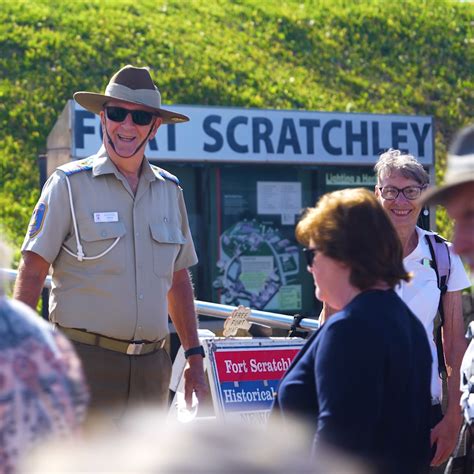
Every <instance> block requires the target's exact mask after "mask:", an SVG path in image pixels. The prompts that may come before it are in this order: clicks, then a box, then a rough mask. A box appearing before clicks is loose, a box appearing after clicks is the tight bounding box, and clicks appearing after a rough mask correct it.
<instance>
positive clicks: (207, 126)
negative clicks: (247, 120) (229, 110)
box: [202, 115, 224, 153]
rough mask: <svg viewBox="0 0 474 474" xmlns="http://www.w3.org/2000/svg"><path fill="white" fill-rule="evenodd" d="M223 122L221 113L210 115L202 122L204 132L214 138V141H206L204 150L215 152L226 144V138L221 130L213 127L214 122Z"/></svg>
mask: <svg viewBox="0 0 474 474" xmlns="http://www.w3.org/2000/svg"><path fill="white" fill-rule="evenodd" d="M214 123H221V116H220V115H208V116H207V117H206V118H205V119H204V122H203V124H202V128H203V130H204V133H205V134H206V135H208V136H210V137H211V138H213V139H214V143H204V151H208V152H211V153H215V152H216V151H219V150H220V149H221V148H222V145H224V139H223V137H222V135H221V134H220V132H219V131H218V130H216V129H215V128H212V124H214Z"/></svg>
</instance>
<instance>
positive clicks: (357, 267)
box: [273, 189, 431, 474]
mask: <svg viewBox="0 0 474 474" xmlns="http://www.w3.org/2000/svg"><path fill="white" fill-rule="evenodd" d="M296 237H297V239H298V241H299V242H300V243H301V244H303V245H305V246H306V247H307V248H306V249H305V254H306V256H307V263H308V271H310V272H311V273H312V275H313V279H314V284H315V288H316V291H315V293H316V297H317V298H318V299H319V300H321V301H323V302H325V303H326V304H328V305H329V306H330V307H331V308H334V309H335V310H336V311H337V313H336V314H334V315H332V316H331V318H330V319H329V320H328V321H327V322H326V323H325V324H324V325H323V326H322V327H321V328H320V329H319V330H318V331H317V332H316V333H315V334H313V335H312V336H311V337H310V339H309V340H308V342H307V343H306V345H305V346H304V347H303V348H302V349H301V351H300V352H299V353H298V355H297V356H296V358H295V359H294V361H293V363H292V365H291V366H290V368H289V369H288V371H287V373H286V374H285V376H284V377H283V379H282V380H281V382H280V385H279V388H278V395H277V398H276V400H275V404H274V407H273V413H274V414H275V415H277V414H281V415H282V416H283V417H284V418H285V419H286V418H287V417H289V416H293V415H296V416H300V417H301V418H303V419H306V420H307V421H309V422H310V423H311V425H312V429H313V435H314V444H313V457H314V460H315V462H317V459H318V454H319V452H324V451H325V450H326V449H328V448H329V449H330V448H337V449H340V450H343V451H344V452H346V453H348V454H351V455H355V456H358V457H360V459H362V460H363V461H365V462H368V463H370V465H371V466H372V467H373V469H374V471H375V472H377V473H380V474H381V473H384V474H388V473H398V474H407V473H410V474H414V473H421V472H426V470H427V468H428V465H429V458H430V439H429V434H430V426H429V421H430V406H431V403H430V401H431V396H430V376H431V354H430V349H429V345H428V341H427V339H426V333H425V331H424V329H423V326H422V325H421V323H420V322H419V321H418V320H417V318H416V317H415V316H414V315H413V313H412V312H411V311H410V310H409V309H408V307H407V306H406V305H405V304H404V303H403V302H402V301H401V299H400V298H399V297H398V296H397V294H396V293H395V291H394V289H393V288H394V287H395V285H397V284H398V283H399V282H400V280H403V281H408V280H409V278H410V277H409V275H408V274H407V272H406V271H405V269H404V268H403V263H402V247H401V245H400V241H399V239H398V238H397V235H396V232H395V230H394V228H393V225H392V224H391V222H390V220H389V219H388V217H387V215H386V213H385V212H384V210H383V208H382V207H381V206H380V204H379V203H378V202H377V200H376V198H375V196H374V195H373V194H372V193H370V192H369V191H367V190H365V189H346V190H342V191H336V192H333V193H330V194H326V195H324V196H323V197H322V198H321V199H320V200H319V202H318V203H317V205H316V207H314V208H309V209H308V210H307V212H306V214H305V215H304V217H303V218H302V220H301V221H300V222H299V223H298V225H297V227H296Z"/></svg>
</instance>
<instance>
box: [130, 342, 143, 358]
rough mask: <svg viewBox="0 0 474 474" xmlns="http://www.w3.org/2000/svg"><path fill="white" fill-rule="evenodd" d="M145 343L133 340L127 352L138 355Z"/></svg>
mask: <svg viewBox="0 0 474 474" xmlns="http://www.w3.org/2000/svg"><path fill="white" fill-rule="evenodd" d="M144 345H145V344H144V343H143V342H131V343H130V344H129V345H128V347H127V354H128V355H138V354H140V353H141V352H142V349H143V346H144Z"/></svg>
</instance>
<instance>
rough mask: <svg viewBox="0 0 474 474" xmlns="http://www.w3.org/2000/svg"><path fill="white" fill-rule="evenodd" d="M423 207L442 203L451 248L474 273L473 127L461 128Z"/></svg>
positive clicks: (427, 194)
mask: <svg viewBox="0 0 474 474" xmlns="http://www.w3.org/2000/svg"><path fill="white" fill-rule="evenodd" d="M425 203H426V204H442V205H443V206H444V207H445V208H446V210H447V211H448V215H449V217H451V219H453V220H454V233H453V249H454V251H455V252H456V253H457V254H458V255H461V256H462V257H463V258H464V260H465V262H466V263H467V264H468V265H469V267H470V269H471V272H473V273H474V125H469V126H467V127H465V128H463V129H462V130H461V131H460V132H459V133H458V134H457V135H456V137H455V139H454V140H453V143H452V144H451V146H450V148H449V152H448V166H447V169H446V174H445V177H444V184H443V185H442V186H439V187H435V188H433V189H431V190H429V191H428V192H427V193H426V196H425Z"/></svg>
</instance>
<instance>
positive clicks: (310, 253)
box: [303, 247, 318, 267]
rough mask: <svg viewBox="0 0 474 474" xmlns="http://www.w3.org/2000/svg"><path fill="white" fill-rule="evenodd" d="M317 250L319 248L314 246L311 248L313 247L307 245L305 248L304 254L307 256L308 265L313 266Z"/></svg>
mask: <svg viewBox="0 0 474 474" xmlns="http://www.w3.org/2000/svg"><path fill="white" fill-rule="evenodd" d="M317 252H318V249H314V248H313V249H311V248H306V247H305V248H304V249H303V255H304V256H305V258H306V265H308V267H311V266H313V260H314V257H315V255H316V253H317Z"/></svg>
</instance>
